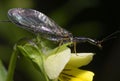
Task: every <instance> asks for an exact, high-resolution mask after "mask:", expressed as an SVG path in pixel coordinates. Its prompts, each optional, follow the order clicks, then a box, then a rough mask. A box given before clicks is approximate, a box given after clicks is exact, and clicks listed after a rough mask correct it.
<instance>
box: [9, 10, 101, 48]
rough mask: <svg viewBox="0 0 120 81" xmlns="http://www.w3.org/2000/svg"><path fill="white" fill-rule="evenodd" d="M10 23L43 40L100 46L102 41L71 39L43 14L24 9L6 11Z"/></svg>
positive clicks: (82, 38) (84, 38)
mask: <svg viewBox="0 0 120 81" xmlns="http://www.w3.org/2000/svg"><path fill="white" fill-rule="evenodd" d="M8 17H9V19H10V21H11V22H13V23H14V24H16V25H18V26H19V27H21V28H23V29H26V30H28V31H31V32H33V33H38V34H40V35H41V36H42V37H43V38H45V39H48V40H51V41H56V42H61V41H63V42H80V43H81V42H89V43H91V44H93V45H96V46H99V47H100V46H101V42H102V41H96V40H94V39H91V38H87V37H73V35H72V33H70V32H69V31H67V30H65V29H63V28H62V27H60V26H59V25H57V24H56V23H55V22H54V21H53V20H52V19H51V18H49V17H47V16H46V15H44V14H43V13H41V12H39V11H36V10H33V9H25V8H13V9H10V10H9V11H8Z"/></svg>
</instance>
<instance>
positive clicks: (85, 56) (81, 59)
mask: <svg viewBox="0 0 120 81" xmlns="http://www.w3.org/2000/svg"><path fill="white" fill-rule="evenodd" d="M93 55H94V54H93V53H77V55H76V54H75V53H72V56H71V58H70V61H69V62H68V64H67V65H70V66H74V67H81V66H84V65H87V64H88V63H90V61H91V60H92V59H93Z"/></svg>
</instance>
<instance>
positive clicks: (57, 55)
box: [18, 42, 94, 81]
mask: <svg viewBox="0 0 120 81" xmlns="http://www.w3.org/2000/svg"><path fill="white" fill-rule="evenodd" d="M69 44H71V43H67V44H63V45H61V46H59V47H57V48H55V49H49V47H44V45H43V44H41V43H39V44H38V43H36V42H28V43H26V44H24V45H18V49H19V50H20V52H21V53H22V54H23V55H24V56H25V57H27V58H29V59H30V60H31V61H32V62H33V63H34V64H35V65H37V69H38V71H39V72H40V78H41V81H58V79H59V80H60V81H92V79H93V76H94V73H92V72H90V71H86V70H81V69H79V67H81V66H84V65H87V64H88V63H89V62H90V61H91V60H92V57H93V53H77V55H76V54H75V53H72V54H71V50H70V49H69V48H68V47H67V45H69ZM46 49H47V50H46ZM45 50H46V51H45Z"/></svg>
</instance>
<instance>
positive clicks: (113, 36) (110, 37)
mask: <svg viewBox="0 0 120 81" xmlns="http://www.w3.org/2000/svg"><path fill="white" fill-rule="evenodd" d="M119 33H120V31H116V32H113V33H112V34H110V35H108V36H107V37H105V38H103V39H102V40H101V41H102V42H104V41H107V40H110V39H113V38H117V36H115V35H116V34H119Z"/></svg>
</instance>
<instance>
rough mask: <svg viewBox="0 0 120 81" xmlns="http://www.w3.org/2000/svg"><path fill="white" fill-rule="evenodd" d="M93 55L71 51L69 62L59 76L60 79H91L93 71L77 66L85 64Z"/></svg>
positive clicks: (80, 80)
mask: <svg viewBox="0 0 120 81" xmlns="http://www.w3.org/2000/svg"><path fill="white" fill-rule="evenodd" d="M93 55H94V54H93V53H77V55H76V54H75V53H72V54H71V58H70V60H69V62H68V63H67V65H66V66H65V68H64V70H63V71H62V73H61V74H60V76H59V79H60V81H92V80H93V76H94V73H93V72H91V71H87V70H81V69H79V67H81V66H84V65H87V64H88V63H89V62H90V61H91V60H92V58H93Z"/></svg>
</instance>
